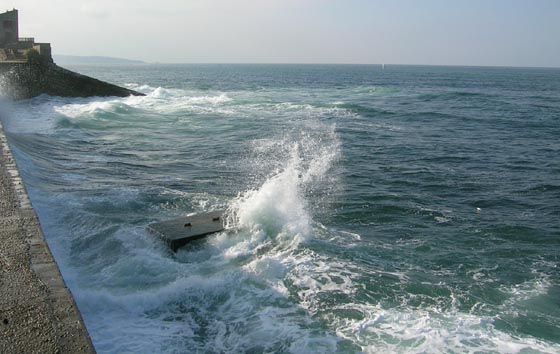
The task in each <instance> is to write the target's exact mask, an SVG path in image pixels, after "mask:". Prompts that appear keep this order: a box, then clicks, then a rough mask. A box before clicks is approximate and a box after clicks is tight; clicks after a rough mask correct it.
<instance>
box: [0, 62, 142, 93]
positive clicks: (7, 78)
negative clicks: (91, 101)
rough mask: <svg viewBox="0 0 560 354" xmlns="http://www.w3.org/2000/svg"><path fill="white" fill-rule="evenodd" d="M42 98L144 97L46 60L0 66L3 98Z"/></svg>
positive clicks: (0, 83) (0, 89)
mask: <svg viewBox="0 0 560 354" xmlns="http://www.w3.org/2000/svg"><path fill="white" fill-rule="evenodd" d="M41 94H47V95H51V96H62V97H91V96H118V97H126V96H130V95H133V96H144V94H142V93H140V92H136V91H134V90H129V89H126V88H124V87H120V86H117V85H113V84H110V83H107V82H104V81H101V80H97V79H94V78H92V77H89V76H85V75H81V74H78V73H76V72H73V71H70V70H67V69H64V68H62V67H60V66H58V65H56V64H55V63H53V62H50V61H46V60H36V61H32V60H29V61H28V62H24V63H10V62H0V95H2V96H5V97H8V98H11V99H14V100H21V99H26V98H31V97H35V96H38V95H41Z"/></svg>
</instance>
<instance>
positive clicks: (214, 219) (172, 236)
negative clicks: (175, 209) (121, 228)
mask: <svg viewBox="0 0 560 354" xmlns="http://www.w3.org/2000/svg"><path fill="white" fill-rule="evenodd" d="M148 228H149V229H150V230H151V231H152V232H154V233H155V234H157V235H158V236H159V237H160V238H161V239H163V240H164V241H165V242H166V243H167V244H168V245H169V247H170V248H171V249H172V250H173V252H176V251H177V249H178V248H180V247H182V246H184V245H186V244H187V243H189V242H191V241H194V240H198V239H201V238H204V237H205V236H208V235H210V234H213V233H216V232H220V231H223V230H224V229H225V220H224V210H217V211H211V212H209V213H201V214H196V215H191V216H185V217H181V218H177V219H173V220H168V221H162V222H156V223H153V224H150V225H148Z"/></svg>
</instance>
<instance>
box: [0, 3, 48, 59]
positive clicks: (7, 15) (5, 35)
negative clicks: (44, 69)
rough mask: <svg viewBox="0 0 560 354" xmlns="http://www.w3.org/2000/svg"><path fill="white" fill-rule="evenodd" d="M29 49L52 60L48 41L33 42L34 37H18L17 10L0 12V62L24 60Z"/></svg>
mask: <svg viewBox="0 0 560 354" xmlns="http://www.w3.org/2000/svg"><path fill="white" fill-rule="evenodd" d="M30 49H34V50H35V51H36V52H37V53H38V54H39V55H40V56H41V57H42V58H43V59H46V60H47V61H52V56H51V45H50V43H35V38H21V37H19V19H18V10H16V9H13V10H11V11H6V12H4V13H0V62H2V61H4V62H6V61H8V62H26V61H27V55H26V54H27V53H29V52H28V51H29V50H30Z"/></svg>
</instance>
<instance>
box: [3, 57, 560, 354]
mask: <svg viewBox="0 0 560 354" xmlns="http://www.w3.org/2000/svg"><path fill="white" fill-rule="evenodd" d="M70 69H74V70H77V71H80V72H82V73H85V74H88V75H91V76H94V77H97V78H100V79H104V80H108V81H111V82H114V83H117V84H121V85H126V86H127V87H130V88H132V89H135V90H139V91H141V92H143V93H145V94H146V96H145V97H128V98H87V99H79V98H60V97H49V96H40V97H37V98H34V99H30V100H25V101H20V102H16V103H11V104H8V103H6V102H3V103H2V106H3V107H2V109H1V111H0V115H1V116H2V119H3V125H4V129H5V131H6V133H7V135H8V139H9V141H10V144H11V147H12V149H13V152H14V154H15V156H16V159H17V162H18V165H19V167H20V169H21V172H22V176H23V178H24V181H25V184H26V187H27V189H28V191H29V194H30V197H31V200H32V203H33V205H34V207H35V208H36V211H37V213H38V215H39V219H40V222H41V225H42V227H43V230H44V233H45V236H46V238H47V241H48V244H49V246H50V247H51V249H52V251H53V254H54V256H55V258H56V260H57V262H58V264H59V265H60V268H61V271H62V274H63V276H64V278H65V280H66V282H67V284H68V286H69V288H70V289H71V291H72V293H73V295H74V297H75V299H76V302H77V304H78V306H79V309H80V311H81V313H82V315H83V317H84V320H85V323H86V325H87V328H88V331H89V333H90V335H91V338H92V340H93V343H94V345H95V348H96V350H97V351H98V353H387V352H395V353H438V352H445V353H558V352H560V265H559V264H560V69H523V68H480V67H478V68H477V67H423V66H390V65H388V66H386V67H385V69H384V70H383V69H382V68H381V67H380V66H356V65H354V66H343V65H340V66H320V65H139V66H97V67H96V66H80V67H71V68H70ZM218 209H227V210H228V213H229V214H228V215H230V221H231V222H232V225H233V226H235V227H234V228H232V229H231V230H228V231H226V232H223V233H219V234H215V235H213V236H210V237H208V238H207V239H206V240H204V241H200V242H197V243H194V244H191V245H189V246H186V247H183V248H181V249H180V250H179V251H178V252H177V253H176V254H174V253H172V252H170V251H169V250H168V249H167V247H166V246H165V245H164V244H163V243H162V241H160V240H159V239H157V238H156V237H154V236H153V235H152V234H150V233H149V232H148V231H147V226H148V224H150V223H152V222H156V221H164V220H168V219H171V218H175V217H179V216H182V215H186V214H190V213H197V212H205V211H211V210H218Z"/></svg>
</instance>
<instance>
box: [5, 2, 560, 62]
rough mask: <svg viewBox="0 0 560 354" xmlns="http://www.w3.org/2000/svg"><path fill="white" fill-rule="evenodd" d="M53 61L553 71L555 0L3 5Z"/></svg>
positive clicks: (558, 26) (558, 23) (558, 14)
mask: <svg viewBox="0 0 560 354" xmlns="http://www.w3.org/2000/svg"><path fill="white" fill-rule="evenodd" d="M1 6H2V7H4V9H2V8H0V11H3V10H7V9H11V8H13V7H15V8H17V9H19V10H20V36H22V37H23V36H34V37H35V38H36V40H38V41H45V42H51V43H52V46H53V51H54V53H55V54H73V55H101V56H115V57H123V58H130V59H140V60H145V61H149V62H175V63H179V62H191V63H192V62H194V63H239V62H242V63H387V64H390V63H395V64H450V65H507V66H554V67H560V0H2V5H1Z"/></svg>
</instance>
